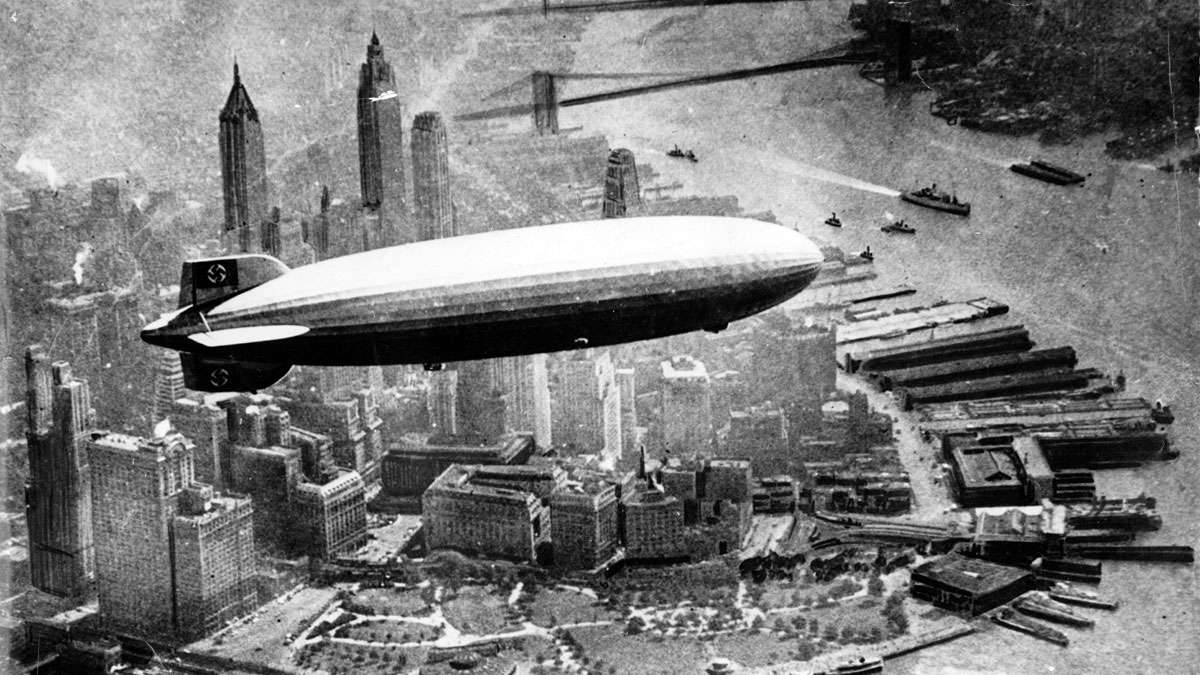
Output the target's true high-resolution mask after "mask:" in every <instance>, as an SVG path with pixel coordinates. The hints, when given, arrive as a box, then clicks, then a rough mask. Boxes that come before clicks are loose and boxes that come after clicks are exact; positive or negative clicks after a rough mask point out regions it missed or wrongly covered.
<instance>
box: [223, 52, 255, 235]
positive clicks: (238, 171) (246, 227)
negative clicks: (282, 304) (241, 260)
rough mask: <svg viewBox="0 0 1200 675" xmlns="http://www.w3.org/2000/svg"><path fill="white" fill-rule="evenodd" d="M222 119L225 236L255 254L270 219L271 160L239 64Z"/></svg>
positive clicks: (234, 67)
mask: <svg viewBox="0 0 1200 675" xmlns="http://www.w3.org/2000/svg"><path fill="white" fill-rule="evenodd" d="M218 119H219V120H220V122H221V131H220V136H219V142H220V145H221V187H222V190H223V191H224V195H225V233H226V234H227V235H228V234H229V233H230V232H236V233H237V235H236V236H237V241H238V248H239V249H240V250H241V251H253V250H255V248H254V247H255V245H256V243H257V241H258V236H256V235H257V232H258V228H259V227H261V225H262V222H263V221H264V220H266V218H267V156H266V152H265V151H264V150H263V133H262V125H261V124H259V121H258V111H257V110H255V109H254V104H253V103H251V102H250V95H249V94H247V93H246V88H245V87H244V86H242V78H241V76H240V75H239V74H238V66H237V63H234V64H233V88H232V89H230V90H229V98H227V99H226V100H225V107H224V108H222V109H221V114H220V115H219V116H218Z"/></svg>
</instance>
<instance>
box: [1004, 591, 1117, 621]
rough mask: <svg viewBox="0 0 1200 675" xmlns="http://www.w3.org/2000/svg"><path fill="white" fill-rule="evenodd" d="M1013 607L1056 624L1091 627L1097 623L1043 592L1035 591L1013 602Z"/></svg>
mask: <svg viewBox="0 0 1200 675" xmlns="http://www.w3.org/2000/svg"><path fill="white" fill-rule="evenodd" d="M1013 607H1015V608H1016V609H1018V610H1020V611H1021V612H1023V613H1025V614H1028V615H1030V616H1036V617H1038V618H1041V619H1046V620H1047V621H1053V622H1055V623H1065V624H1068V625H1071V626H1084V627H1091V626H1092V625H1094V624H1095V623H1096V622H1095V621H1093V620H1091V619H1089V618H1087V617H1086V616H1080V615H1078V614H1076V613H1075V612H1072V611H1071V608H1070V607H1068V606H1067V605H1064V604H1062V603H1061V602H1056V601H1054V600H1051V599H1050V596H1049V595H1047V594H1046V593H1043V592H1041V591H1034V592H1033V593H1029V594H1027V595H1025V596H1023V597H1020V598H1017V600H1016V601H1015V602H1013Z"/></svg>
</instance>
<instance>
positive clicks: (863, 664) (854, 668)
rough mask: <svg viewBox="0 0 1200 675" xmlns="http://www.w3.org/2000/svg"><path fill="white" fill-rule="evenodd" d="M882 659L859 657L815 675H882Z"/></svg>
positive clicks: (872, 656)
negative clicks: (876, 674)
mask: <svg viewBox="0 0 1200 675" xmlns="http://www.w3.org/2000/svg"><path fill="white" fill-rule="evenodd" d="M882 672H883V659H882V658H880V657H878V656H874V655H871V656H860V657H858V658H857V659H854V660H851V661H847V662H845V663H840V664H838V665H836V666H834V667H833V668H832V669H829V670H823V671H820V672H818V673H817V674H816V675H860V674H861V673H882Z"/></svg>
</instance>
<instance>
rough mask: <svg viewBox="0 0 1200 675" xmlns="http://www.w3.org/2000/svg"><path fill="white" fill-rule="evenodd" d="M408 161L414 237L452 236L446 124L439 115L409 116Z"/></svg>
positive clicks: (455, 231) (423, 238)
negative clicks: (415, 231) (409, 162)
mask: <svg viewBox="0 0 1200 675" xmlns="http://www.w3.org/2000/svg"><path fill="white" fill-rule="evenodd" d="M412 162H413V203H414V207H415V208H414V211H415V216H416V221H417V237H418V238H419V239H421V240H422V241H424V240H426V239H441V238H442V237H453V236H456V235H457V234H458V230H457V228H456V226H455V222H454V206H453V204H452V203H451V201H450V159H449V151H448V149H447V147H446V126H445V124H443V123H442V116H441V115H440V114H438V113H436V112H423V113H421V114H419V115H417V116H416V118H414V119H413V126H412Z"/></svg>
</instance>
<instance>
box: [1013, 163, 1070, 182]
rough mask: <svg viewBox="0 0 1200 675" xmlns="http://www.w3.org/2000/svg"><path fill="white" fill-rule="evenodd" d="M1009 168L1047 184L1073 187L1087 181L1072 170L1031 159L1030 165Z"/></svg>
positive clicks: (1016, 165) (1017, 165)
mask: <svg viewBox="0 0 1200 675" xmlns="http://www.w3.org/2000/svg"><path fill="white" fill-rule="evenodd" d="M1008 168H1009V169H1011V170H1012V171H1013V172H1015V173H1019V174H1021V175H1022V176H1029V177H1030V178H1036V179H1038V180H1044V181H1046V182H1047V183H1054V184H1055V185H1072V184H1074V183H1082V182H1083V181H1084V180H1086V178H1085V177H1084V176H1082V175H1080V174H1078V173H1075V172H1074V171H1071V170H1070V169H1064V168H1063V167H1061V166H1055V165H1053V164H1051V163H1049V162H1043V161H1041V160H1038V159H1031V160H1029V163H1028V164H1020V163H1017V164H1013V165H1012V166H1010V167H1008Z"/></svg>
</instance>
